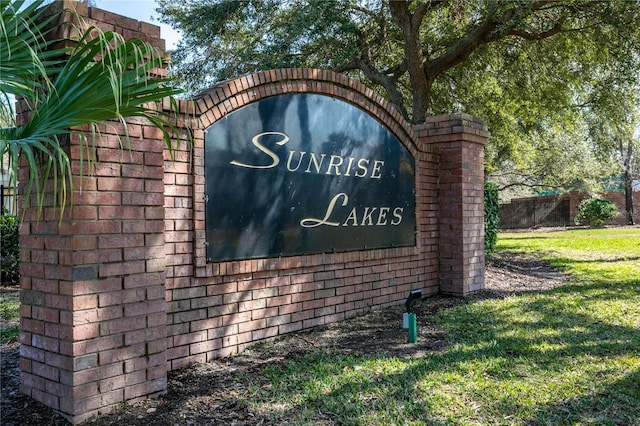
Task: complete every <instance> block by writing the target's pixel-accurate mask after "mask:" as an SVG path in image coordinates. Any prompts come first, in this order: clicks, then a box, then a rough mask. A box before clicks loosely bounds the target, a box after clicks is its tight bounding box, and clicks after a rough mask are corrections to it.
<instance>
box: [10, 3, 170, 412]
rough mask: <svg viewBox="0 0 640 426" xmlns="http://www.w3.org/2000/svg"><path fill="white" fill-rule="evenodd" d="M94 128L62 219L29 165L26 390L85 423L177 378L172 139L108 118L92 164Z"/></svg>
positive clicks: (119, 27) (24, 175)
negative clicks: (168, 243) (172, 336)
mask: <svg viewBox="0 0 640 426" xmlns="http://www.w3.org/2000/svg"><path fill="white" fill-rule="evenodd" d="M51 7H52V8H60V7H73V8H76V11H77V12H78V14H80V15H81V16H83V17H85V18H86V20H87V22H89V23H91V24H94V25H98V26H101V27H103V28H105V29H114V28H115V29H116V31H118V32H120V33H122V34H124V35H126V36H127V37H132V36H139V37H142V38H144V39H145V40H150V41H151V40H152V39H153V44H154V45H156V46H160V47H161V46H163V45H164V42H162V41H161V40H160V38H159V36H160V29H159V28H158V27H156V26H152V25H150V24H145V23H140V22H138V21H136V20H133V19H128V18H124V17H118V16H117V15H113V14H109V13H108V12H104V11H101V10H99V9H95V8H86V7H85V6H83V5H81V4H78V3H73V2H68V1H67V2H59V3H54V4H53V5H52V6H51ZM63 16H65V15H63ZM70 16H71V15H68V16H67V17H66V18H63V19H71V18H70ZM160 71H162V70H160ZM160 71H159V72H160ZM24 108H26V107H25V106H24V105H23V115H22V116H21V117H19V120H24V119H25V118H26V117H27V116H28V111H26V109H24ZM83 130H87V129H76V130H75V133H72V134H71V136H70V137H69V138H68V139H69V142H68V145H67V147H66V149H67V152H68V155H69V158H70V161H71V168H72V174H73V186H72V187H71V188H69V192H70V193H71V194H72V200H73V204H72V205H67V209H66V210H65V214H64V216H63V217H62V220H60V211H59V210H58V209H54V208H53V201H52V200H53V197H54V196H55V195H54V194H55V193H54V191H53V187H52V186H50V187H49V188H47V190H46V194H45V197H44V210H43V212H42V215H41V216H40V217H38V214H37V211H36V208H35V207H34V206H35V205H36V204H37V202H36V200H35V196H33V195H32V197H31V200H26V199H25V197H24V185H25V182H26V181H27V180H28V172H29V170H28V168H26V167H25V168H21V170H20V176H19V179H20V181H21V193H22V196H21V199H20V200H19V201H20V205H21V211H20V214H23V213H24V222H23V224H22V226H21V230H20V233H21V241H20V245H21V249H22V250H21V264H20V272H21V290H22V293H21V308H20V313H21V331H20V343H21V362H20V368H21V380H22V384H21V391H22V392H23V393H25V394H26V395H29V396H30V397H32V398H33V399H35V400H38V401H40V402H42V403H44V404H45V405H47V406H49V407H51V408H53V409H55V410H59V411H60V412H61V413H62V414H63V415H64V416H65V417H66V418H67V419H68V420H69V421H71V422H72V423H74V424H77V423H80V422H82V421H84V420H86V419H88V418H89V417H91V416H94V415H96V414H100V413H104V412H107V411H109V410H110V409H112V408H113V407H114V406H116V405H117V404H119V403H122V402H124V401H132V400H135V399H136V398H140V397H146V396H154V395H157V394H159V393H161V392H164V391H166V386H167V379H166V373H167V357H166V349H167V341H166V315H167V314H166V305H167V303H166V300H165V282H166V260H165V250H166V249H165V245H164V243H165V236H164V230H165V227H164V181H163V179H164V155H163V152H164V149H165V144H164V141H163V140H162V137H161V136H159V134H158V133H159V132H158V130H157V129H156V128H154V127H153V126H150V125H149V123H147V122H146V121H143V120H141V119H134V120H129V121H128V122H127V125H126V129H125V125H123V123H121V122H111V123H106V124H101V125H100V133H99V134H98V136H97V138H96V140H95V144H96V151H95V155H96V158H95V159H94V160H96V161H95V162H93V163H92V164H91V165H89V164H88V162H87V157H86V149H85V153H84V156H81V155H80V143H81V142H80V139H79V137H78V133H79V132H82V131H83ZM126 135H128V138H127V136H126ZM86 136H87V138H88V139H89V140H91V138H92V135H91V133H90V132H87V133H86ZM84 144H86V141H85V142H84ZM89 144H91V142H89ZM129 145H130V149H129ZM123 146H124V147H125V148H124V149H123V148H122V147H123ZM83 157H84V158H83Z"/></svg>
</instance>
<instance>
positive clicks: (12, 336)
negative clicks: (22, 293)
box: [0, 291, 20, 343]
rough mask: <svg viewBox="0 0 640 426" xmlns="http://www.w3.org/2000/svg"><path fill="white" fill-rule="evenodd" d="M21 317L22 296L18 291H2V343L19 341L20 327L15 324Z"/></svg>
mask: <svg viewBox="0 0 640 426" xmlns="http://www.w3.org/2000/svg"><path fill="white" fill-rule="evenodd" d="M19 318H20V298H19V293H18V292H17V291H3V292H0V343H13V342H17V341H18V336H19V329H18V326H17V325H15V324H13V323H15V322H16V320H18V319H19Z"/></svg>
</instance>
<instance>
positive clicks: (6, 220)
mask: <svg viewBox="0 0 640 426" xmlns="http://www.w3.org/2000/svg"><path fill="white" fill-rule="evenodd" d="M18 225H19V221H18V218H17V216H9V215H0V241H1V245H0V275H1V276H0V279H2V283H3V284H5V285H17V284H19V282H20V272H19V267H18V266H19V263H18V256H19V254H20V245H19V244H20V237H19V234H18Z"/></svg>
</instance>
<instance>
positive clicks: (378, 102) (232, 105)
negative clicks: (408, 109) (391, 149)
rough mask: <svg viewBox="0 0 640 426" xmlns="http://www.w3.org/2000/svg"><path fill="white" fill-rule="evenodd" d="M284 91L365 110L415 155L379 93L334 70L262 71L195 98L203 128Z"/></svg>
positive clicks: (406, 128)
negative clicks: (334, 101)
mask: <svg viewBox="0 0 640 426" xmlns="http://www.w3.org/2000/svg"><path fill="white" fill-rule="evenodd" d="M285 93H317V94H321V95H327V96H332V97H334V98H337V99H341V100H343V101H345V102H348V103H351V104H353V105H356V106H358V107H360V108H361V109H363V110H365V111H367V112H368V113H369V114H370V115H372V116H374V117H375V118H376V119H378V120H379V121H380V122H381V123H383V124H384V125H385V126H387V127H388V128H389V129H390V130H391V131H392V132H393V133H394V134H395V135H396V136H397V137H398V139H399V140H400V141H401V142H402V143H403V144H404V145H405V146H406V147H407V149H409V151H410V152H411V154H412V155H413V156H414V157H415V156H416V155H417V152H416V147H415V144H414V143H413V139H412V137H411V135H412V130H411V124H410V123H409V122H407V121H406V120H405V119H404V117H402V115H401V114H400V113H399V112H398V111H397V109H396V108H395V107H393V106H392V105H391V104H390V103H389V102H388V101H387V100H386V99H384V98H383V97H382V96H381V95H379V94H378V93H376V92H374V91H373V90H371V89H370V88H369V87H367V86H365V85H364V84H362V83H360V82H358V81H355V80H352V79H350V78H349V77H347V76H346V75H344V74H338V73H336V72H333V71H328V70H320V69H308V68H286V69H280V70H271V71H264V72H260V73H255V74H249V75H245V76H242V77H238V78H236V79H233V80H227V81H224V82H221V83H219V84H217V85H215V86H213V87H212V88H211V89H209V90H206V91H204V92H202V93H201V94H200V95H198V97H197V98H196V99H195V102H196V108H197V109H196V114H198V115H199V116H200V120H201V125H202V129H206V128H208V127H209V126H210V125H211V124H212V123H214V122H215V121H217V120H219V119H220V118H222V117H224V116H225V115H226V114H228V113H230V112H232V111H234V110H236V109H238V108H240V107H242V106H244V105H247V104H249V103H252V102H255V101H258V100H260V99H264V98H268V97H270V96H276V95H282V94H285Z"/></svg>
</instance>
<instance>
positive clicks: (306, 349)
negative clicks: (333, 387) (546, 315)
mask: <svg viewBox="0 0 640 426" xmlns="http://www.w3.org/2000/svg"><path fill="white" fill-rule="evenodd" d="M566 280H567V277H566V276H565V275H563V274H562V273H560V272H558V271H557V270H554V269H553V268H551V267H550V265H549V264H548V263H546V262H544V261H541V260H539V259H534V258H530V257H524V256H521V255H516V254H512V253H501V254H499V255H493V256H492V257H491V258H490V259H488V261H487V268H486V280H485V287H486V289H485V290H484V291H482V292H480V293H478V294H474V295H472V296H469V297H467V298H456V297H447V296H434V297H429V298H425V299H423V300H421V301H419V302H418V303H416V305H415V309H414V310H415V311H416V314H417V318H418V343H417V344H411V345H410V344H407V343H406V333H404V332H399V327H401V318H402V312H403V310H404V308H403V307H402V306H397V307H393V308H388V309H383V310H378V311H372V312H369V313H368V314H366V315H362V316H359V317H356V318H352V319H349V320H346V321H342V322H339V323H334V324H330V325H326V326H321V327H316V328H314V329H312V330H309V331H302V332H298V333H293V334H290V335H286V336H282V337H280V338H278V339H276V340H273V341H270V342H268V343H263V344H257V345H254V346H252V347H251V348H249V349H248V350H246V351H245V352H243V353H241V354H239V355H236V356H233V357H229V358H224V359H219V360H216V361H214V362H211V363H208V364H198V365H193V366H190V367H186V368H183V369H180V370H177V371H173V372H170V373H169V375H168V380H169V381H168V390H167V393H166V395H164V396H163V397H162V398H160V399H156V400H144V401H141V402H139V403H136V404H132V405H123V406H122V407H121V408H120V409H118V410H116V411H115V412H113V413H111V414H108V415H105V416H102V417H100V418H96V419H93V420H90V421H89V422H88V423H87V424H90V425H97V426H106V425H122V424H126V425H128V426H148V425H149V424H157V425H217V424H221V425H222V424H224V425H238V426H239V425H265V426H267V425H277V424H280V423H279V422H277V421H275V420H272V419H270V418H267V417H265V416H263V415H261V414H260V413H254V412H252V411H251V410H250V409H249V407H247V406H246V405H245V404H244V403H242V402H241V401H243V400H247V399H250V398H251V392H252V389H253V390H255V389H256V388H261V387H263V386H267V384H266V383H261V379H260V377H261V374H260V372H261V371H262V370H263V369H265V368H266V367H270V366H274V365H275V366H281V365H286V363H288V362H291V360H292V359H294V358H295V357H298V356H301V355H302V356H303V355H305V354H311V353H313V352H314V351H318V350H332V349H339V350H340V351H343V352H352V353H358V354H388V355H389V356H393V357H398V358H413V357H423V356H425V355H427V354H429V353H434V352H438V351H441V350H443V349H444V348H445V347H446V345H447V341H446V335H445V334H444V333H443V332H442V330H440V329H438V328H437V327H436V326H435V325H434V324H433V323H431V322H430V318H431V317H433V315H434V314H435V313H437V312H438V311H440V310H442V309H448V308H451V307H453V306H458V305H462V304H465V303H473V302H475V301H478V300H482V299H489V298H502V297H507V296H510V295H513V294H518V293H526V292H539V291H546V290H551V289H553V288H555V287H557V286H559V285H561V284H563V283H564V282H565V281H566ZM0 291H17V290H15V289H0ZM3 325H4V324H3ZM0 351H1V353H0V355H1V367H2V376H1V380H2V382H1V383H2V393H1V407H0V408H1V420H2V425H4V426H18V425H20V426H22V425H66V424H68V423H67V422H66V420H65V419H64V418H63V417H61V416H60V415H58V414H56V413H55V411H53V410H51V409H49V408H48V407H45V406H44V405H42V404H40V403H37V402H35V401H33V400H32V399H30V398H27V397H26V396H24V395H21V394H20V391H19V384H20V376H19V364H20V362H19V348H18V345H17V344H13V345H4V346H2V347H0Z"/></svg>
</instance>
